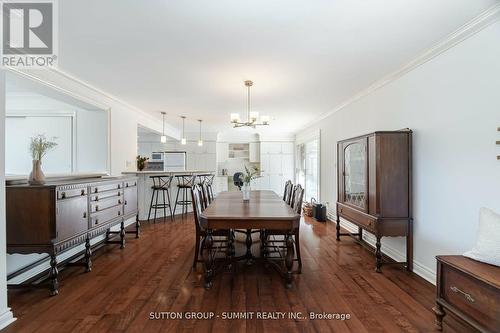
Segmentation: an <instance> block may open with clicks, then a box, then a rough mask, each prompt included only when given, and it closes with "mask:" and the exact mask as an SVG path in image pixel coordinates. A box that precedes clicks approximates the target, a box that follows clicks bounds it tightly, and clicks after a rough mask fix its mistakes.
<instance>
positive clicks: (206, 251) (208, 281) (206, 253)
mask: <svg viewBox="0 0 500 333" xmlns="http://www.w3.org/2000/svg"><path fill="white" fill-rule="evenodd" d="M213 244H214V240H213V237H212V230H210V229H208V230H207V234H206V235H205V238H204V239H203V261H204V262H205V289H210V288H211V287H212V278H213V275H214V271H213V263H214V262H213V261H214V260H213V257H212V246H213Z"/></svg>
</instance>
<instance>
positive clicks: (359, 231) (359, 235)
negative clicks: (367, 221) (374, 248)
mask: <svg viewBox="0 0 500 333" xmlns="http://www.w3.org/2000/svg"><path fill="white" fill-rule="evenodd" d="M358 239H359V241H362V240H363V229H362V228H359V227H358Z"/></svg>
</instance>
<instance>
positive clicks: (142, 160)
mask: <svg viewBox="0 0 500 333" xmlns="http://www.w3.org/2000/svg"><path fill="white" fill-rule="evenodd" d="M136 160H137V170H139V171H142V170H144V168H145V167H146V163H147V161H148V160H149V158H147V157H142V156H141V155H137V158H136Z"/></svg>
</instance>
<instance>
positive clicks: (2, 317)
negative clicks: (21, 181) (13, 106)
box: [0, 71, 15, 329]
mask: <svg viewBox="0 0 500 333" xmlns="http://www.w3.org/2000/svg"><path fill="white" fill-rule="evenodd" d="M4 155H5V72H4V71H0V156H4ZM0 184H5V160H4V159H3V158H0ZM5 230H6V225H5V186H0V329H2V328H3V327H5V326H7V325H8V324H10V323H11V322H12V321H13V320H15V319H14V318H13V316H12V312H11V311H10V308H8V307H7V264H6V261H7V254H6V246H7V244H6V237H5V234H6V232H5Z"/></svg>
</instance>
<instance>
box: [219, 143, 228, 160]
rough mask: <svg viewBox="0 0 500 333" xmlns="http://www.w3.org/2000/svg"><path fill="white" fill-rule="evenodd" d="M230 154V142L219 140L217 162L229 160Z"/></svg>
mask: <svg viewBox="0 0 500 333" xmlns="http://www.w3.org/2000/svg"><path fill="white" fill-rule="evenodd" d="M228 154H229V144H228V143H227V142H217V163H220V162H225V161H227V157H228Z"/></svg>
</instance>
